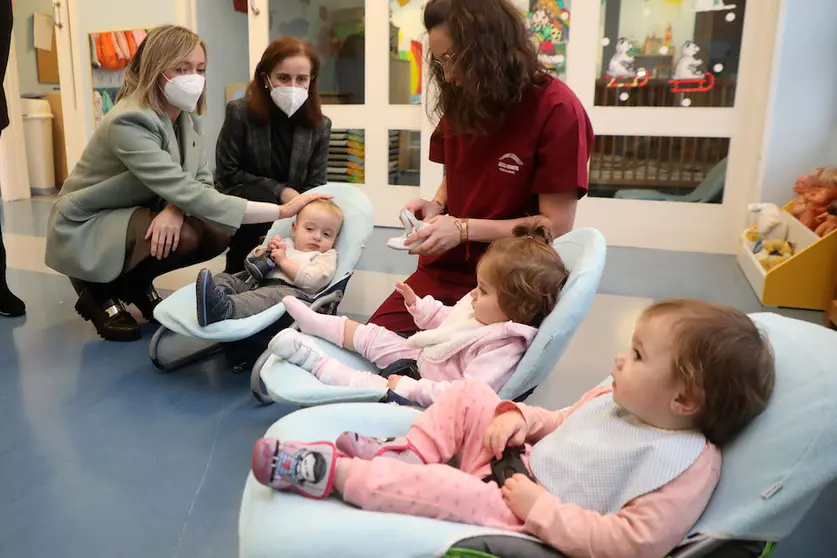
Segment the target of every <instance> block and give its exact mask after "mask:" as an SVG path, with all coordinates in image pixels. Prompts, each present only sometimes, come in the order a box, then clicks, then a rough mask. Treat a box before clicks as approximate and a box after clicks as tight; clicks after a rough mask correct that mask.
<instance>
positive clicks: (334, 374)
mask: <svg viewBox="0 0 837 558" xmlns="http://www.w3.org/2000/svg"><path fill="white" fill-rule="evenodd" d="M314 375H315V376H316V377H317V379H318V380H320V381H321V382H322V383H324V384H328V385H330V386H347V387H375V388H384V389H386V387H387V380H386V379H385V378H382V377H381V376H378V375H377V374H373V373H371V372H367V371H366V370H355V369H354V368H350V367H348V366H346V365H345V364H343V363H342V362H340V361H339V360H337V359H333V358H331V357H325V358H323V360H322V362H320V365H319V366H317V368H316V369H315V370H314Z"/></svg>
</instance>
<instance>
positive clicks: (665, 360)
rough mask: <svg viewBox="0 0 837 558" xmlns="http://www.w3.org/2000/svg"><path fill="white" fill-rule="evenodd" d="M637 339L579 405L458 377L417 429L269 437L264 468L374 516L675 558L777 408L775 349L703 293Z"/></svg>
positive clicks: (665, 310)
mask: <svg viewBox="0 0 837 558" xmlns="http://www.w3.org/2000/svg"><path fill="white" fill-rule="evenodd" d="M632 345H633V346H632V348H631V350H630V351H628V352H625V353H623V354H620V355H618V356H617V357H616V366H615V368H614V370H613V373H612V375H613V380H614V381H613V384H612V386H607V387H600V388H595V389H593V390H591V391H590V392H588V393H587V394H586V395H584V396H583V397H582V398H581V400H580V401H578V402H577V403H576V404H574V405H573V406H571V407H569V408H566V409H562V410H560V411H547V410H545V409H540V408H537V407H530V406H528V405H524V404H515V403H512V402H510V401H500V399H499V398H498V396H497V395H496V394H495V393H494V392H493V391H492V390H491V389H490V388H489V387H488V386H487V385H485V384H481V383H477V382H459V383H457V384H456V385H455V386H453V387H451V389H449V390H447V391H445V392H444V393H443V394H442V395H441V396H440V397H439V399H438V400H437V401H436V403H435V404H433V405H432V406H431V407H430V408H428V409H427V410H426V411H425V412H424V413H422V415H421V416H419V417H418V418H417V419H416V420H415V421H414V422H413V425H412V427H411V428H410V431H409V432H408V433H407V435H406V437H404V438H395V439H376V438H368V437H365V436H362V435H360V434H357V433H353V432H346V433H344V434H342V435H341V436H340V437H339V438H338V439H337V443H336V445H335V444H332V443H330V442H313V443H304V442H293V441H287V440H282V441H280V440H276V439H269V438H264V439H261V440H259V441H258V442H257V443H256V445H255V447H254V449H253V456H252V467H253V475H254V476H255V478H256V479H257V480H258V481H259V482H261V483H262V484H265V485H267V486H270V487H273V488H276V489H279V490H283V489H289V488H291V489H294V490H297V491H299V492H300V493H302V494H304V495H306V496H309V497H312V498H325V497H327V496H328V495H329V494H332V493H336V494H338V495H339V496H340V497H342V498H343V499H344V500H345V501H346V502H349V503H351V504H354V505H356V506H359V507H361V508H363V509H366V510H374V511H381V512H391V513H403V514H411V515H419V516H424V517H430V518H437V519H445V520H449V521H458V522H463V523H470V524H475V525H484V526H489V527H497V528H502V529H509V530H513V531H522V532H526V533H529V534H531V535H534V536H535V537H538V538H539V539H541V540H543V541H544V542H545V543H547V544H549V545H551V546H553V547H555V548H556V549H558V550H559V551H561V552H563V553H565V554H567V555H569V556H572V557H591V558H592V557H596V558H602V557H607V558H641V557H643V558H644V557H660V556H664V555H665V554H666V553H667V552H669V551H670V550H671V549H672V548H674V547H675V546H676V545H677V544H678V543H679V542H680V541H681V540H682V539H683V537H684V536H685V535H686V534H687V533H688V531H689V529H691V527H692V525H694V523H695V522H696V521H697V519H698V518H699V517H700V515H701V513H702V512H703V510H704V508H705V507H706V505H707V503H708V502H709V499H710V497H711V496H712V492H713V491H714V489H715V486H716V485H717V483H718V478H719V474H720V470H721V452H720V449H719V448H720V447H722V446H723V445H724V444H726V443H728V442H729V441H731V440H732V439H733V438H735V436H736V435H737V434H738V433H739V432H741V431H742V430H743V429H744V428H745V427H746V426H747V425H748V424H749V423H750V422H751V421H752V420H753V419H754V418H755V417H756V416H758V415H759V414H760V413H761V412H762V411H763V410H764V409H765V407H766V406H767V403H768V400H769V398H770V396H771V394H772V392H773V385H774V381H775V379H774V378H775V376H774V361H773V353H772V350H771V347H770V345H769V343H768V341H767V340H766V338H765V337H764V336H763V335H762V334H761V332H760V331H759V330H758V329H757V328H756V326H755V325H754V324H753V322H752V321H751V320H750V319H749V318H748V317H747V316H746V315H745V314H743V313H741V312H739V311H737V310H734V309H732V308H728V307H722V306H716V305H711V304H708V303H704V302H699V301H693V300H672V301H666V302H661V303H658V304H656V305H653V306H651V307H650V308H649V309H647V310H646V311H645V313H644V314H643V316H642V317H641V318H640V320H639V321H638V323H637V326H636V329H635V332H634V338H633V342H632ZM530 444H531V445H530ZM518 447H519V448H520V452H521V457H520V458H519V461H520V465H521V466H522V473H525V474H515V475H513V476H510V477H508V478H506V477H505V476H503V477H502V478H499V479H498V477H497V476H495V475H494V474H493V473H492V469H491V463H492V461H493V460H495V459H497V458H500V456H502V455H504V454H508V453H509V448H518ZM452 458H456V462H457V463H458V468H454V467H451V466H449V465H446V463H448V462H449V461H450V460H451V459H452ZM289 463H290V464H294V465H292V466H291V465H288V464H289ZM283 464H284V465H283Z"/></svg>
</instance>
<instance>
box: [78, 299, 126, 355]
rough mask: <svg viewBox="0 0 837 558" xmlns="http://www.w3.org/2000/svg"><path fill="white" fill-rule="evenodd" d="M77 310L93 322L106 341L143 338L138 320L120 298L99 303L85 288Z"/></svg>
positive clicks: (97, 331) (80, 314)
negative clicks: (126, 308)
mask: <svg viewBox="0 0 837 558" xmlns="http://www.w3.org/2000/svg"><path fill="white" fill-rule="evenodd" d="M76 312H78V314H79V316H81V317H82V318H84V319H85V320H89V321H91V322H93V325H94V326H95V327H96V333H98V334H99V336H100V337H101V338H102V339H104V340H106V341H122V342H129V341H138V340H140V339H141V338H142V332H141V331H140V330H139V326H138V325H137V321H136V320H135V319H134V317H133V316H131V314H129V313H128V311H127V310H125V307H124V306H122V303H121V302H119V301H118V300H114V299H112V298H109V299H107V300H105V301H104V302H102V303H99V302H98V301H96V299H95V298H94V297H93V296H92V295H91V294H90V291H89V290H88V289H85V290H84V291H82V293H81V295H79V297H78V302H76Z"/></svg>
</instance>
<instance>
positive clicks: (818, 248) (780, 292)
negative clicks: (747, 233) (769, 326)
mask: <svg viewBox="0 0 837 558" xmlns="http://www.w3.org/2000/svg"><path fill="white" fill-rule="evenodd" d="M790 207H791V204H787V205H786V206H785V207H783V208H782V209H783V210H784V211H782V218H783V219H784V220H785V222H786V223H787V224H788V241H789V242H791V243H792V244H793V246H794V255H793V256H791V257H790V258H788V259H787V260H785V261H784V262H782V263H780V264H779V265H777V266H776V267H774V268H772V269H771V270H770V271H766V270H765V269H764V267H762V265H761V263H759V261H758V260H757V259H756V257H755V255H754V254H753V251H752V243H750V242H749V241H748V240H747V239H746V238H745V237H744V234H742V235H741V238H740V240H739V247H738V256H737V260H738V265H739V266H740V267H741V270H742V271H743V272H744V275H745V276H746V277H747V280H748V281H749V282H750V285H751V286H752V287H753V290H754V291H755V293H756V296H758V297H759V300H760V301H761V303H762V304H764V305H765V306H774V307H782V308H799V309H803V310H826V309H828V308H829V307H830V306H831V304H832V298H833V295H834V275H833V271H832V270H833V269H834V268H835V263H837V262H835V255H837V234H835V233H837V231H833V232H831V233H829V234H827V235H826V236H824V237H822V238H820V237H819V236H817V235H816V234H814V231H812V230H811V229H809V228H808V227H806V226H805V225H803V224H802V223H800V222H799V220H798V219H796V218H795V217H794V216H793V215H792V214H791V213H790Z"/></svg>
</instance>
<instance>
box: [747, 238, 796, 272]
mask: <svg viewBox="0 0 837 558" xmlns="http://www.w3.org/2000/svg"><path fill="white" fill-rule="evenodd" d="M759 247H760V248H761V250H760V251H759V253H758V254H756V260H758V262H759V263H760V264H761V266H762V267H763V268H764V270H765V271H770V270H771V269H773V268H774V267H776V266H778V265H779V264H781V263H782V262H784V261H785V260H788V259H790V257H791V256H793V244H791V243H790V242H788V241H786V240H778V239H774V240H765V241H764V242H761V243H759Z"/></svg>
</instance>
